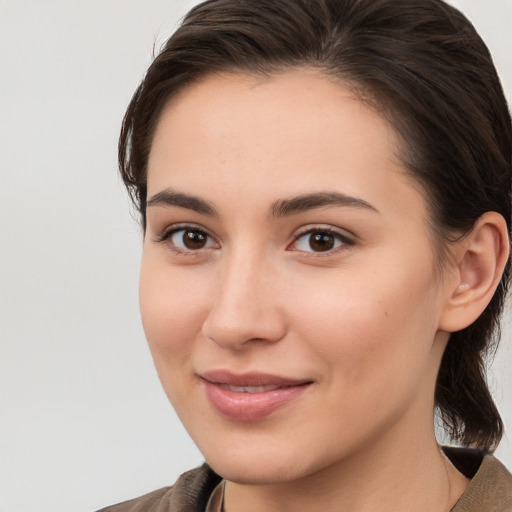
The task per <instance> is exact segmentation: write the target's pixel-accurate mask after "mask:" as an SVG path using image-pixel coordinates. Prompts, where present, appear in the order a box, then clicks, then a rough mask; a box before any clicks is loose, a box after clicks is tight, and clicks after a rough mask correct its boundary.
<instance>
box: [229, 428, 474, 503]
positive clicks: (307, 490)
mask: <svg viewBox="0 0 512 512" xmlns="http://www.w3.org/2000/svg"><path fill="white" fill-rule="evenodd" d="M397 441H398V440H397ZM385 444H386V446H387V449H386V450H383V449H382V444H379V445H377V446H369V447H366V448H365V449H364V450H363V451H359V452H358V453H356V454H353V455H351V456H348V457H347V458H346V459H344V460H343V461H341V462H340V463H337V464H336V465H333V466H331V467H328V468H324V469H322V470H321V471H319V472H316V473H313V474H310V475H308V476H306V477H304V478H302V479H300V481H293V482H280V483H275V484H270V485H247V484H236V483H234V482H228V483H227V485H226V494H225V512H233V511H236V512H256V511H261V510H265V511H268V512H273V511H276V512H277V511H280V512H288V511H290V512H291V511H293V512H302V511H311V510H322V511H325V512H331V511H332V512H334V511H336V512H339V511H340V510H358V511H360V512H375V511H379V512H388V511H389V512H391V511H393V512H397V511H409V510H414V511H415V512H448V511H449V510H451V508H452V507H453V506H454V505H455V503H456V502H457V500H458V499H459V498H460V496H461V495H462V493H463V492H464V490H465V489H466V487H467V485H468V483H469V481H468V479H467V478H466V477H464V476H463V475H461V474H460V473H459V472H458V471H457V470H456V469H455V468H454V466H453V465H452V464H451V463H450V461H449V460H448V459H447V458H446V456H445V455H444V454H443V453H442V451H441V450H440V448H439V446H438V444H437V442H436V441H435V438H434V435H433V434H432V436H431V438H430V439H429V441H428V442H423V443H416V445H414V446H411V445H410V444H408V443H405V444H404V443H403V441H402V442H397V443H394V444H393V449H389V446H390V443H389V440H388V442H387V443H385ZM419 497H421V498H419Z"/></svg>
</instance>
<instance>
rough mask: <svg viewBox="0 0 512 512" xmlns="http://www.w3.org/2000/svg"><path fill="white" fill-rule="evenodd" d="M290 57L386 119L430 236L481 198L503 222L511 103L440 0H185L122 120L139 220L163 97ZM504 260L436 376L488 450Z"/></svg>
mask: <svg viewBox="0 0 512 512" xmlns="http://www.w3.org/2000/svg"><path fill="white" fill-rule="evenodd" d="M297 66H308V67H314V68H316V69H318V70H319V71H321V72H322V73H324V74H325V75H331V76H333V77H336V78H338V79H340V80H341V81H343V83H345V84H346V85H348V86H349V87H351V88H352V89H353V90H354V91H356V92H357V94H359V96H360V97H361V98H362V99H363V100H364V101H367V102H369V103H370V104H372V105H373V106H374V107H375V108H377V109H379V111H380V112H381V113H382V114H383V115H384V116H385V117H386V118H387V119H388V120H389V121H390V122H391V123H392V125H393V126H394V128H395V129H396V131H397V133H398V134H399V135H400V136H401V138H402V140H403V141H404V148H402V152H401V155H400V156H401V158H402V160H403V162H404V165H405V167H406V169H407V170H408V171H409V173H410V174H411V175H412V176H413V177H414V178H415V179H416V180H417V182H418V183H420V184H421V185H422V187H423V189H424V191H425V194H424V195H425V198H426V200H427V202H428V205H429V209H430V214H431V222H432V226H433V229H434V233H435V235H436V237H435V238H436V239H437V240H441V241H442V240H445V242H444V245H445V244H446V240H450V239H452V238H453V236H461V235H464V234H465V233H467V232H469V231H470V230H471V228H472V226H473V225H474V223H475V221H476V220H477V219H478V218H479V217H480V216H481V215H482V214H483V213H485V212H487V211H496V212H498V213H500V214H501V215H502V216H503V217H504V218H505V219H506V222H507V225H508V227H509V231H510V222H511V159H512V147H511V146H512V128H511V119H510V114H509V111H508V108H507V104H506V101H505V98H504V95H503V91H502V88H501V85H500V82H499V79H498V77H497V74H496V70H495V68H494V66H493V63H492V59H491V56H490V54H489V51H488V50H487V47H486V46H485V44H484V43H483V41H482V40H481V38H480V37H479V36H478V34H477V33H476V31H475V29H474V27H473V26H472V25H471V23H470V22H469V21H468V20H467V19H466V18H465V17H464V16H463V15H462V14H461V13H460V12H459V11H457V10H456V9H454V8H452V7H450V6H448V5H447V4H445V3H444V2H442V1H441V0H252V1H251V0H209V1H206V2H204V3H202V4H200V5H198V6H197V7H195V8H193V9H192V10H191V11H190V13H189V14H188V15H187V16H186V17H185V18H184V20H183V23H182V25H181V26H180V28H178V30H177V31H176V32H175V33H174V35H173V36H172V37H171V38H170V39H169V40H168V41H167V43H166V44H165V45H164V47H163V49H162V51H161V53H160V54H159V55H158V56H157V57H156V58H155V60H154V62H153V63H152V65H151V66H150V68H149V70H148V71H147V74H146V76H145V78H144V80H143V82H142V83H141V85H140V86H139V88H138V89H137V91H136V92H135V94H134V96H133V99H132V101H131V103H130V105H129V107H128V110H127V113H126V116H125V119H124V123H123V128H122V132H121V138H120V143H119V161H120V169H121V174H122V177H123V180H124V182H125V184H126V186H127V188H128V190H129V192H130V194H131V196H132V199H133V200H134V203H135V205H136V207H137V209H138V210H139V212H140V215H141V219H142V224H143V227H145V211H146V193H147V186H146V167H147V161H148V155H149V151H150V148H151V142H152V138H153V133H154V130H155V126H156V124H157V122H158V119H159V116H160V114H161V112H162V108H163V107H164V106H165V104H166V103H167V102H168V101H169V99H170V98H171V97H172V96H174V95H175V94H176V93H177V92H178V91H179V90H181V89H182V88H183V87H186V86H187V85H188V84H190V83H192V82H194V81H196V80H198V79H199V78H202V77H204V76H205V75H207V74H209V73H215V72H223V71H224V72H225V71H233V72H249V73H263V74H271V73H273V72H278V71H281V70H286V69H289V68H293V67H297ZM441 245H442V244H441ZM509 271H510V261H509V262H508V264H507V267H506V270H505V273H504V275H503V278H502V280H501V283H500V285H499V287H498V289H497V291H496V293H495V295H494V297H493V298H492V300H491V302H490V304H489V305H488V307H487V308H486V310H485V311H484V312H483V314H482V315H481V316H480V318H479V319H478V320H477V321H476V322H475V323H474V324H472V325H471V326H469V327H467V328H466V329H463V330H461V331H459V332H456V333H453V334H452V335H451V338H450V341H449V343H448V347H447V349H446V351H445V354H444V357H443V360H442V363H441V368H440V371H439V376H438V381H437V387H436V395H435V398H436V405H437V407H438V409H439V411H440V413H441V417H442V419H443V420H444V424H445V426H446V428H447V430H448V432H449V434H450V435H451V437H452V438H453V439H454V440H457V441H460V442H461V443H462V444H465V445H471V446H476V447H479V448H483V449H486V450H492V449H493V448H495V446H496V445H497V444H498V442H499V440H500V438H501V436H502V431H503V425H502V420H501V418H500V416H499V413H498V411H497V409H496V406H495V404H494V402H493V399H492V397H491V395H490V393H489V390H488V387H487V384H486V380H485V359H484V357H485V355H486V352H487V351H488V349H489V348H490V347H491V346H492V345H493V343H494V342H496V341H497V339H498V331H499V325H498V320H499V315H500V312H501V310H502V307H503V301H504V299H505V296H506V289H507V285H508V281H509Z"/></svg>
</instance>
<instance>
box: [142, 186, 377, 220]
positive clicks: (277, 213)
mask: <svg viewBox="0 0 512 512" xmlns="http://www.w3.org/2000/svg"><path fill="white" fill-rule="evenodd" d="M153 206H178V207H180V208H186V209H188V210H192V211H195V212H197V213H200V214H202V215H208V216H212V217H218V213H217V210H216V209H215V208H214V207H213V205H212V204H211V203H209V202H208V201H205V200H204V199H201V198H200V197H196V196H191V195H189V194H184V193H182V192H176V191H175V190H173V189H172V188H168V189H165V190H162V191H160V192H158V193H156V194H155V195H153V196H151V198H150V199H149V200H148V202H147V207H148V208H150V207H153ZM325 206H344V207H352V208H354V207H355V208H362V209H365V210H370V211H374V212H378V210H377V209H376V208H375V207H374V206H372V205H371V204H370V203H367V202H366V201H364V200H363V199H359V198H357V197H352V196H347V195H345V194H341V193H339V192H316V193H313V194H304V195H301V196H297V197H292V198H290V199H280V200H278V201H276V202H275V203H273V204H272V205H271V207H270V210H269V214H270V216H272V217H275V218H279V217H287V216H289V215H296V214H298V213H302V212H305V211H308V210H314V209H316V208H322V207H325Z"/></svg>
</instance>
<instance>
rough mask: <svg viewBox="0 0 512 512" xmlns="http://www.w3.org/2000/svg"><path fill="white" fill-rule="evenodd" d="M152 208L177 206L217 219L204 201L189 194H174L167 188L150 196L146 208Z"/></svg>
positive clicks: (211, 208)
mask: <svg viewBox="0 0 512 512" xmlns="http://www.w3.org/2000/svg"><path fill="white" fill-rule="evenodd" d="M153 206H179V207H180V208H186V209H187V210H193V211H195V212H197V213H200V214H202V215H210V216H212V217H218V213H217V210H215V208H214V207H213V206H212V205H211V204H210V203H208V202H207V201H205V200H204V199H201V198H199V197H196V196H191V195H189V194H183V193H182V192H176V191H174V190H173V189H172V188H167V189H165V190H162V191H160V192H157V193H156V194H155V195H153V196H151V198H150V199H148V202H147V207H148V208H151V207H153Z"/></svg>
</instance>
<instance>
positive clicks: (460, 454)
mask: <svg viewBox="0 0 512 512" xmlns="http://www.w3.org/2000/svg"><path fill="white" fill-rule="evenodd" d="M443 449H444V452H445V453H446V455H447V456H448V458H449V459H450V460H451V461H452V463H453V465H454V466H455V467H456V468H457V469H458V470H459V471H460V472H461V473H463V474H464V475H466V476H467V477H468V478H471V483H470V484H469V487H468V488H467V489H466V492H465V493H464V494H463V495H462V497H461V498H460V500H459V501H458V502H457V504H456V505H455V507H454V508H453V509H452V512H512V475H511V474H510V473H509V472H508V471H507V470H506V468H505V467H504V466H503V465H502V464H501V463H500V462H499V461H498V460H497V459H495V458H494V457H493V456H492V455H484V454H483V453H482V452H479V451H477V450H470V449H467V448H443ZM220 481H221V477H220V476H219V475H217V474H215V473H214V472H213V471H212V469H211V468H210V467H209V466H208V465H207V464H203V465H202V466H201V467H199V468H197V469H193V470H192V471H187V472H186V473H183V475H181V476H180V478H179V479H178V481H177V482H176V483H175V484H174V485H173V486H172V487H164V488H162V489H159V490H157V491H154V492H152V493H150V494H146V495H145V496H141V497H140V498H136V499H134V500H130V501H125V502H124V503H119V504H118V505H114V506H111V507H107V508H104V509H102V510H99V511H98V512H204V511H205V508H206V504H207V502H208V499H209V497H210V495H211V493H212V491H213V490H214V489H215V487H216V486H217V485H218V484H219V482H220Z"/></svg>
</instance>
